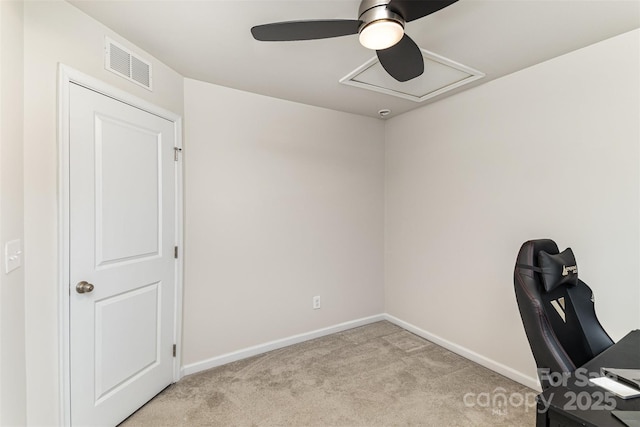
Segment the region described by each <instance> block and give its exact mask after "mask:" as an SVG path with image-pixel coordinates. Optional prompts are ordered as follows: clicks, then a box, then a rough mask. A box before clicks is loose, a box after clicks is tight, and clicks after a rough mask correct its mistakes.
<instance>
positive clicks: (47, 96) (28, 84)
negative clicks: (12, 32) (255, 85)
mask: <svg viewBox="0 0 640 427" xmlns="http://www.w3.org/2000/svg"><path fill="white" fill-rule="evenodd" d="M24 20H25V32H24V49H25V51H24V83H25V90H24V107H25V128H24V158H25V162H24V188H25V190H24V191H25V193H24V195H25V197H24V225H25V233H24V239H25V252H26V258H25V288H26V348H27V357H26V363H27V405H28V406H27V412H28V414H27V415H28V423H29V424H30V425H57V424H59V423H60V414H59V405H60V401H59V398H60V395H59V357H58V351H59V349H58V333H59V331H58V316H59V313H58V286H59V284H58V283H57V278H58V264H57V263H58V251H57V247H58V242H57V225H58V215H57V209H58V208H57V162H58V151H57V143H56V130H57V122H56V114H57V104H56V92H57V66H58V62H62V63H64V64H67V65H69V66H71V67H73V68H76V69H78V70H79V71H82V72H84V73H86V74H89V75H91V76H94V77H96V78H98V79H100V80H102V81H105V82H107V83H109V84H111V85H113V86H116V87H118V88H120V89H123V90H126V91H128V92H130V93H132V94H133V95H136V96H138V97H140V98H144V99H146V100H148V101H150V102H153V103H154V104H156V105H159V106H161V107H164V108H165V109H168V110H171V111H173V112H175V113H177V114H182V112H183V111H182V109H183V99H184V96H183V91H182V88H183V80H182V77H181V76H180V75H179V74H177V73H176V72H174V71H173V70H171V69H170V68H168V67H166V66H165V65H163V64H162V63H160V62H158V61H157V60H155V59H154V58H151V57H150V55H148V54H146V53H144V52H141V51H140V50H139V49H137V48H135V46H131V44H130V43H128V42H127V41H126V40H123V39H122V38H121V37H119V36H118V35H117V34H115V33H113V32H112V31H111V30H109V29H108V28H106V27H104V26H103V25H102V24H100V23H98V22H96V21H95V20H93V19H92V18H90V17H88V16H87V15H85V14H84V13H82V12H80V11H79V10H78V9H76V8H75V7H73V6H71V5H70V4H69V3H66V2H63V1H28V2H25V3H24ZM105 35H108V36H109V37H112V38H113V39H114V40H116V41H118V42H121V43H123V44H124V45H125V46H128V47H130V48H131V49H132V50H133V51H134V52H136V53H139V54H141V55H143V57H146V58H149V59H151V61H152V64H153V78H154V91H153V92H149V91H147V90H146V89H144V88H141V87H139V86H137V85H135V84H133V83H130V82H128V81H126V80H124V79H122V78H120V77H118V76H117V75H115V74H113V73H111V72H109V71H106V70H105V69H104V59H103V47H104V37H105Z"/></svg>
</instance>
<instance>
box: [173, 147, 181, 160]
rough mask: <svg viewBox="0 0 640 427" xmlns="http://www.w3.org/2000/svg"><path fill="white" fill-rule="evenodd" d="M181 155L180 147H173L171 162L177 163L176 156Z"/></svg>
mask: <svg viewBox="0 0 640 427" xmlns="http://www.w3.org/2000/svg"><path fill="white" fill-rule="evenodd" d="M180 153H182V148H180V147H173V160H175V161H176V162H177V161H178V155H179V154H180Z"/></svg>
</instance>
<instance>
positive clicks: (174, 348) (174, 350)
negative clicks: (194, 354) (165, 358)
mask: <svg viewBox="0 0 640 427" xmlns="http://www.w3.org/2000/svg"><path fill="white" fill-rule="evenodd" d="M173 357H176V345H175V344H174V345H173Z"/></svg>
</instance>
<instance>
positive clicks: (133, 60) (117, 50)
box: [104, 37, 152, 90]
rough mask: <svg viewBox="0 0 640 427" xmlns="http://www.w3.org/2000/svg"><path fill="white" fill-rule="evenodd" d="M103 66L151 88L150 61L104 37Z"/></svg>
mask: <svg viewBox="0 0 640 427" xmlns="http://www.w3.org/2000/svg"><path fill="white" fill-rule="evenodd" d="M104 67H105V68H106V69H107V70H109V71H111V72H113V73H116V74H118V75H119V76H121V77H124V78H125V79H127V80H129V81H131V82H133V83H135V84H138V85H140V86H142V87H144V88H147V89H149V90H152V87H151V83H152V79H151V70H152V69H151V63H150V62H149V61H146V60H144V59H142V58H140V57H139V56H138V55H136V54H135V53H133V52H131V51H130V50H129V49H127V48H126V47H124V46H122V45H121V44H119V43H116V42H115V41H113V40H111V39H110V38H109V37H105V56H104Z"/></svg>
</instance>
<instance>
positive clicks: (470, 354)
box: [383, 313, 542, 392]
mask: <svg viewBox="0 0 640 427" xmlns="http://www.w3.org/2000/svg"><path fill="white" fill-rule="evenodd" d="M383 318H384V319H385V320H388V321H389V322H391V323H393V324H395V325H398V326H400V327H401V328H403V329H406V330H407V331H409V332H412V333H414V334H416V335H418V336H420V337H422V338H424V339H426V340H429V341H431V342H432V343H434V344H438V345H439V346H441V347H444V348H446V349H447V350H449V351H452V352H454V353H456V354H459V355H460V356H462V357H464V358H466V359H469V360H471V361H473V362H475V363H477V364H479V365H482V366H484V367H485V368H488V369H491V370H492V371H494V372H497V373H499V374H500V375H503V376H505V377H507V378H509V379H512V380H514V381H516V382H518V383H520V384H522V385H525V386H527V387H529V388H532V389H534V390H536V391H538V392H539V391H541V390H542V389H541V388H540V383H539V382H538V379H537V378H533V377H530V376H528V375H525V374H523V373H522V372H519V371H516V370H515V369H513V368H510V367H508V366H506V365H503V364H502V363H499V362H496V361H495V360H493V359H489V358H488V357H485V356H483V355H481V354H478V353H476V352H475V351H472V350H469V349H468V348H466V347H462V346H461V345H458V344H456V343H453V342H451V341H448V340H446V339H444V338H441V337H439V336H438V335H435V334H432V333H430V332H427V331H425V330H424V329H420V328H418V327H417V326H414V325H412V324H410V323H407V322H405V321H404V320H400V319H398V318H397V317H394V316H392V315H390V314H387V313H385V314H384V315H383Z"/></svg>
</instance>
